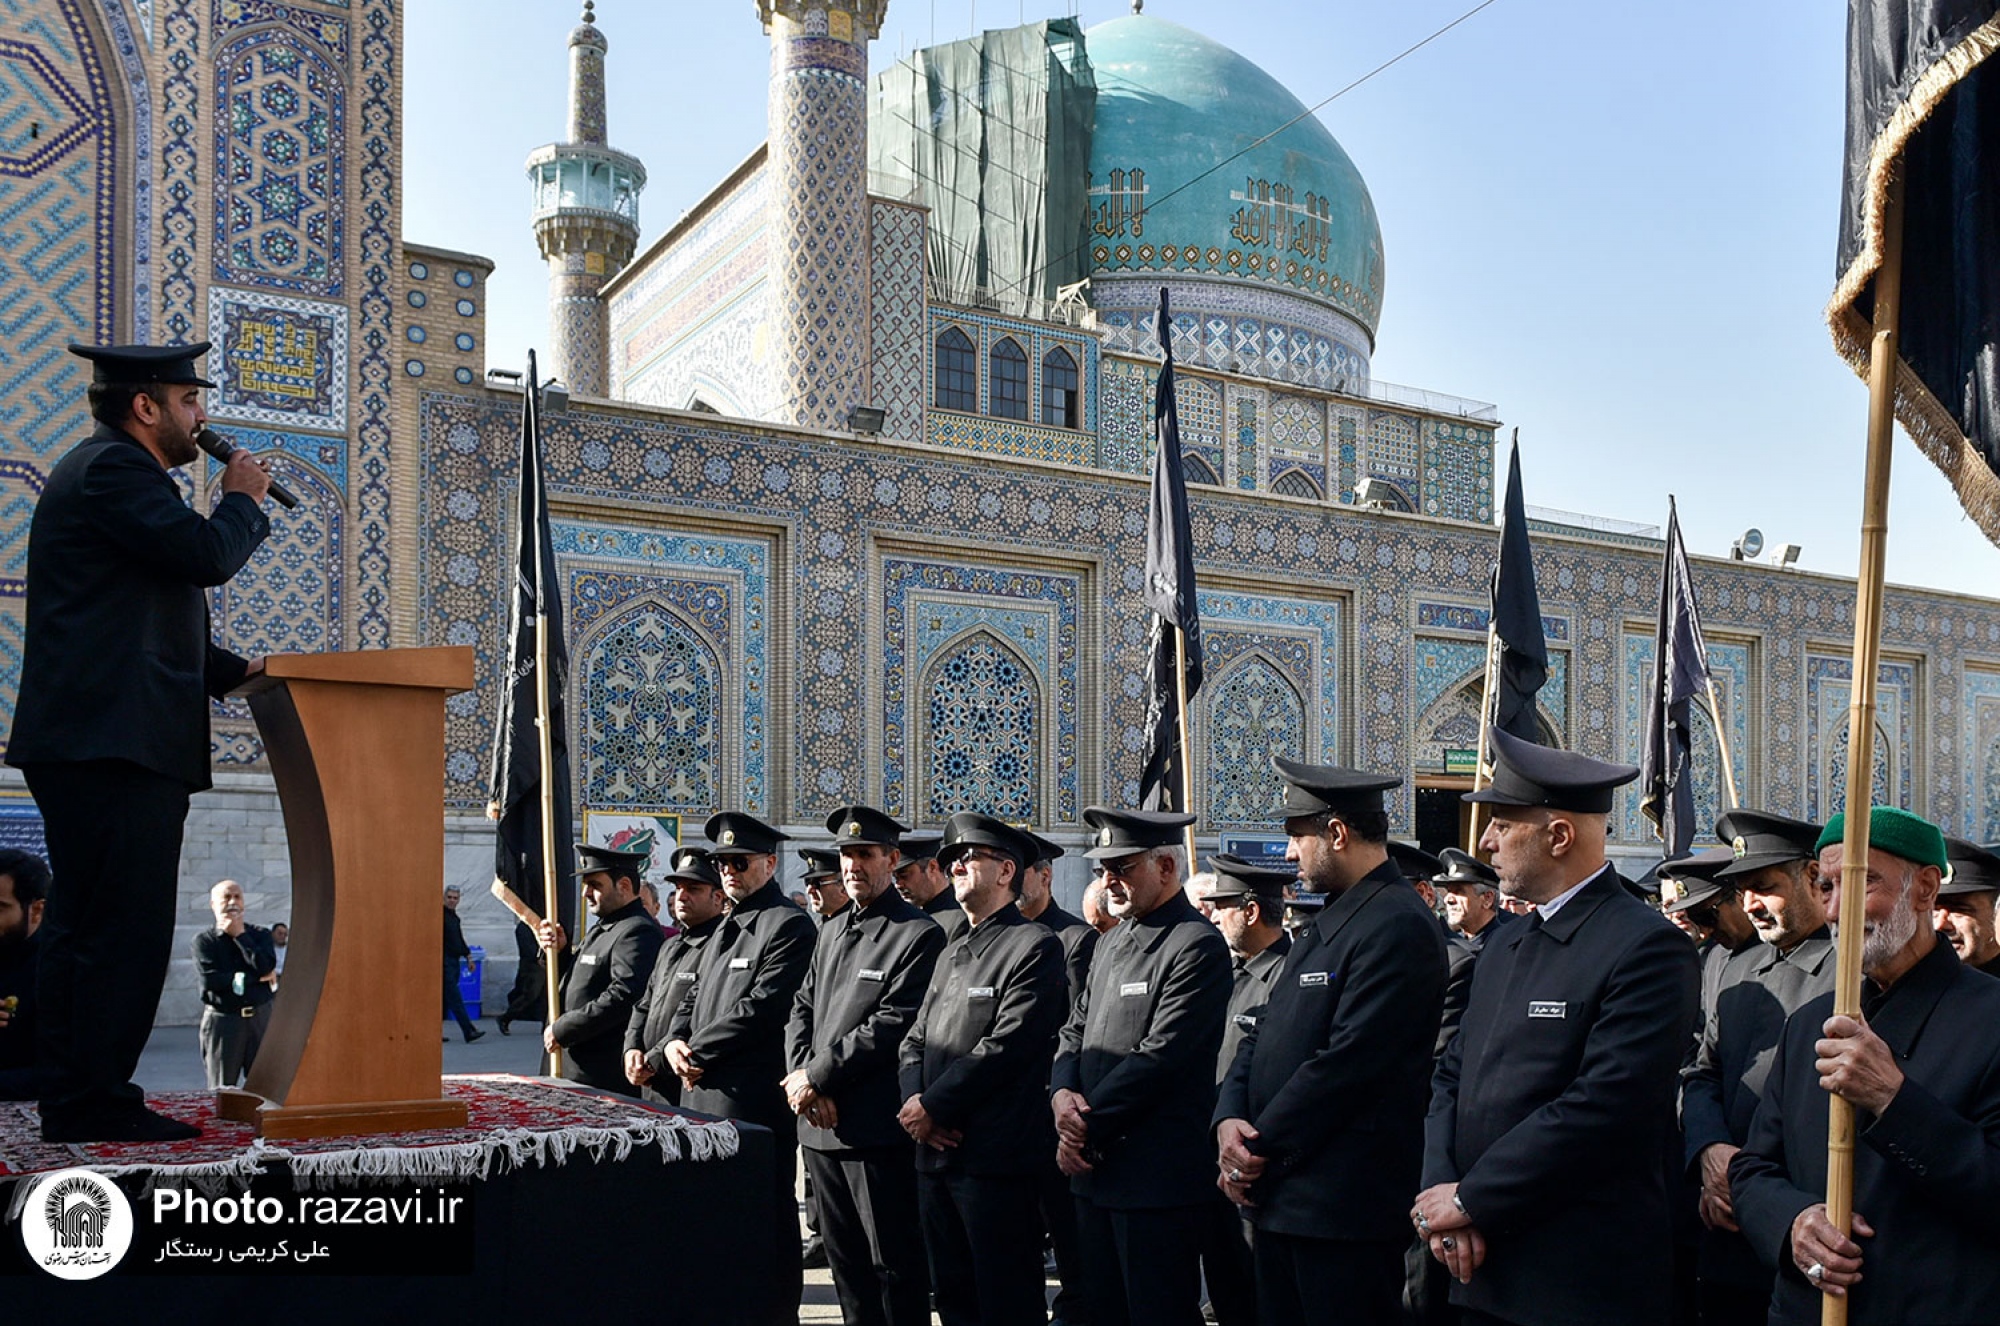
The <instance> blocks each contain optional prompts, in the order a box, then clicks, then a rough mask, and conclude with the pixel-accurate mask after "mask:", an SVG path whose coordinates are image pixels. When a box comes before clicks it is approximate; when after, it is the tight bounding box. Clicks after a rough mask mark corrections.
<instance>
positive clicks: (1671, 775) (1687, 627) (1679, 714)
mask: <svg viewBox="0 0 2000 1326" xmlns="http://www.w3.org/2000/svg"><path fill="white" fill-rule="evenodd" d="M1707 688H1708V647H1707V646H1706V645H1704V644H1703V643H1702V638H1701V614H1700V613H1699V612H1698V611H1696V609H1695V602H1694V580H1693V578H1692V577H1691V576H1690V575H1689V573H1688V560H1687V548H1686V546H1685V545H1684V544H1682V542H1681V518H1680V513H1679V512H1678V511H1677V510H1675V508H1674V505H1673V498H1671V497H1669V498H1668V499H1667V556H1666V562H1665V563H1664V564H1663V565H1662V566H1661V568H1660V614H1659V620H1658V622H1657V624H1656V626H1655V628H1654V635H1653V690H1652V694H1651V695H1650V696H1648V697H1647V700H1646V716H1645V721H1646V726H1645V736H1644V747H1643V749H1642V750H1641V752H1640V756H1639V809H1640V810H1642V811H1644V812H1645V814H1646V817H1647V818H1648V819H1650V820H1652V821H1653V823H1654V824H1655V825H1656V826H1658V828H1659V831H1660V841H1661V842H1662V843H1664V844H1666V849H1667V856H1668V857H1669V858H1672V857H1677V856H1685V855H1686V854H1687V852H1688V849H1689V848H1690V847H1691V846H1692V845H1693V843H1694V837H1695V821H1694V815H1695V809H1694V771H1693V769H1692V768H1691V767H1690V763H1689V737H1690V729H1689V727H1688V715H1689V703H1690V702H1691V701H1692V700H1693V699H1694V697H1695V696H1697V695H1700V694H1701V693H1702V692H1703V691H1705V690H1707Z"/></svg>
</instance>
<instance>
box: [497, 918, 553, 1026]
mask: <svg viewBox="0 0 2000 1326" xmlns="http://www.w3.org/2000/svg"><path fill="white" fill-rule="evenodd" d="M514 957H515V959H516V964H515V967H514V984H512V985H511V986H509V987H507V1011H506V1012H505V1013H502V1014H501V1015H500V1016H501V1017H503V1018H506V1019H507V1020H508V1021H509V1022H546V1021H547V1020H548V1016H549V996H548V978H547V977H546V976H545V975H543V972H542V946H541V945H540V944H539V943H537V942H536V941H535V932H534V931H532V930H530V929H528V927H527V926H525V925H522V924H521V923H520V922H519V921H516V922H515V923H514Z"/></svg>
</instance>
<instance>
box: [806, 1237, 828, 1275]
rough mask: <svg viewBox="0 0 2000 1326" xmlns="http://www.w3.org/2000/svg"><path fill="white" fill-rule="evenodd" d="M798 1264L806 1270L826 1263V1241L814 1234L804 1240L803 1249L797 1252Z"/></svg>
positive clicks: (814, 1268)
mask: <svg viewBox="0 0 2000 1326" xmlns="http://www.w3.org/2000/svg"><path fill="white" fill-rule="evenodd" d="M799 1264H800V1265H802V1266H804V1267H805V1268H806V1269H807V1270H816V1269H818V1268H820V1267H823V1266H825V1265H826V1243H825V1241H824V1240H823V1239H821V1238H820V1236H819V1235H817V1234H815V1235H813V1236H812V1237H811V1238H809V1239H807V1240H806V1246H805V1250H804V1251H803V1252H802V1253H800V1254H799Z"/></svg>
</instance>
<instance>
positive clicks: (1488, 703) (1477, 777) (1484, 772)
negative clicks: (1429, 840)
mask: <svg viewBox="0 0 2000 1326" xmlns="http://www.w3.org/2000/svg"><path fill="white" fill-rule="evenodd" d="M1499 646H1500V628H1499V627H1498V626H1496V625H1495V624H1494V623H1493V621H1492V619H1491V618H1489V619H1488V620H1487V623H1486V683H1485V686H1484V688H1483V690H1482V691H1481V692H1480V696H1479V758H1478V759H1476V760H1475V761H1473V765H1472V790H1473V791H1475V792H1477V791H1479V790H1480V789H1481V788H1483V787H1485V786H1486V785H1487V784H1488V783H1490V782H1492V781H1493V779H1492V776H1491V773H1490V770H1491V768H1492V766H1491V765H1490V764H1489V763H1488V761H1489V760H1491V759H1492V750H1491V741H1490V736H1489V734H1490V733H1491V732H1492V731H1493V711H1494V706H1495V705H1496V704H1498V703H1499V696H1498V695H1497V694H1496V693H1495V692H1496V691H1497V690H1498V678H1497V677H1496V676H1495V675H1494V674H1495V673H1496V672H1498V670H1499V666H1498V664H1499V658H1500V648H1499ZM1491 814H1492V812H1491V811H1489V810H1488V809H1487V807H1486V803H1485V802H1483V801H1475V802H1473V803H1472V817H1471V820H1470V822H1469V824H1468V826H1467V828H1466V837H1467V839H1468V841H1467V842H1466V844H1465V851H1466V854H1467V855H1468V856H1474V857H1478V858H1479V859H1480V860H1481V861H1484V860H1485V859H1486V858H1485V857H1483V856H1479V840H1480V838H1481V837H1483V836H1484V835H1485V832H1486V821H1487V819H1489V818H1490V817H1491Z"/></svg>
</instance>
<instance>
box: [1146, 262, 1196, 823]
mask: <svg viewBox="0 0 2000 1326" xmlns="http://www.w3.org/2000/svg"><path fill="white" fill-rule="evenodd" d="M1156 334H1157V336H1158V338H1159V342H1160V353H1161V361H1160V380H1159V383H1158V385H1157V386H1155V388H1154V391H1153V486H1152V497H1151V503H1150V505H1149V506H1148V507H1147V509H1146V591H1145V595H1146V606H1147V607H1149V608H1151V609H1152V610H1153V631H1152V639H1151V642H1150V647H1149V648H1150V652H1149V655H1148V659H1147V663H1148V666H1147V669H1146V671H1147V676H1148V678H1149V680H1150V683H1151V685H1150V689H1149V692H1148V694H1147V698H1146V766H1145V770H1144V772H1143V773H1141V774H1140V777H1139V805H1140V807H1141V808H1142V809H1145V810H1178V811H1182V812H1185V811H1187V810H1188V809H1189V807H1187V806H1183V805H1181V804H1180V803H1181V800H1182V796H1181V790H1182V786H1183V783H1182V778H1181V760H1182V758H1183V752H1182V751H1181V747H1180V721H1179V718H1180V696H1179V694H1178V688H1177V687H1176V686H1175V684H1174V668H1175V666H1176V656H1175V650H1174V632H1173V628H1174V627H1176V626H1178V627H1180V628H1181V631H1182V633H1183V634H1184V636H1185V637H1186V654H1187V695H1188V699H1190V700H1192V699H1194V693H1195V692H1196V691H1198V690H1200V689H1201V612H1200V609H1199V608H1198V607H1197V606H1196V604H1195V591H1194V539H1193V533H1192V531H1191V530H1190V529H1189V526H1188V497H1187V476H1186V475H1185V474H1184V473H1183V472H1182V469H1181V422H1180V413H1179V411H1178V409H1177V408H1176V406H1175V402H1174V337H1173V323H1172V321H1170V320H1169V317H1168V313H1167V292H1166V291H1165V290H1164V289H1163V290H1161V291H1160V316H1159V322H1158V323H1157V324H1156Z"/></svg>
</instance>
